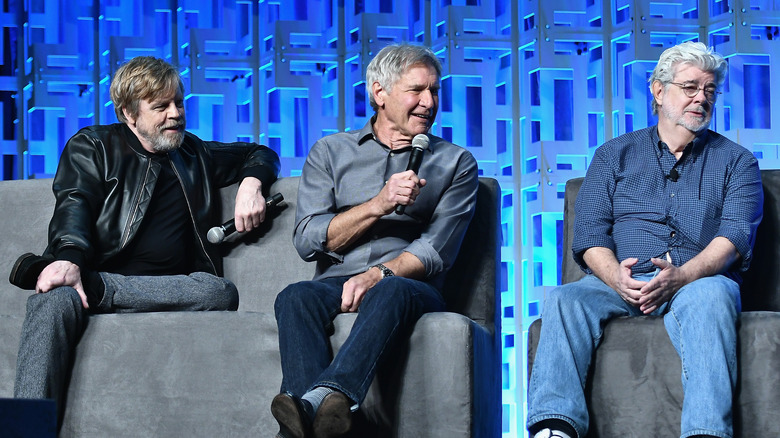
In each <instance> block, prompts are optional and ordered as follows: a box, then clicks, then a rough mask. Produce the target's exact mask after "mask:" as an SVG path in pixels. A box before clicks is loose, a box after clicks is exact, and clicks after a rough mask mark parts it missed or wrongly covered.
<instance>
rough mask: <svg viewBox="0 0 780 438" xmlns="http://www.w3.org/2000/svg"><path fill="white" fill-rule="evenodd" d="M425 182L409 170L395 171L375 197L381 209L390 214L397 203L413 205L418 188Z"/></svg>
mask: <svg viewBox="0 0 780 438" xmlns="http://www.w3.org/2000/svg"><path fill="white" fill-rule="evenodd" d="M425 184H426V181H425V180H424V179H420V178H419V177H418V176H417V174H416V173H414V172H413V171H411V170H407V171H404V172H401V173H395V174H393V175H392V176H390V179H389V180H387V183H385V186H384V187H382V190H381V191H380V192H379V194H378V195H377V197H376V198H375V199H376V200H377V201H378V202H379V203H380V205H381V207H380V208H381V209H382V211H383V212H384V213H385V214H390V213H391V212H393V211H394V210H395V207H396V206H397V205H413V204H414V201H415V199H417V196H418V195H419V194H420V188H422V187H425Z"/></svg>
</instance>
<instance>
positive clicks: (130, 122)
mask: <svg viewBox="0 0 780 438" xmlns="http://www.w3.org/2000/svg"><path fill="white" fill-rule="evenodd" d="M122 114H124V115H125V119H127V124H128V125H135V117H133V115H132V114H130V111H128V110H127V108H126V107H123V108H122Z"/></svg>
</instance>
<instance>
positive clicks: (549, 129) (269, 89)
mask: <svg viewBox="0 0 780 438" xmlns="http://www.w3.org/2000/svg"><path fill="white" fill-rule="evenodd" d="M572 5H574V6H572ZM2 8H3V9H2V11H1V12H0V25H2V32H1V33H0V59H2V65H0V120H2V124H0V132H1V133H2V137H1V138H0V149H1V150H2V158H3V160H2V168H1V169H0V177H1V178H2V179H6V180H7V179H26V178H43V177H49V176H52V175H53V174H54V172H55V170H56V168H57V161H58V159H59V155H60V152H61V150H62V148H63V146H64V144H65V142H66V141H67V139H68V138H69V137H70V136H71V135H72V134H73V133H75V132H76V130H78V129H79V128H80V127H83V126H87V125H92V124H104V123H113V122H115V121H116V117H115V115H114V109H113V106H112V103H111V101H110V98H109V93H108V88H109V83H110V78H111V76H112V74H113V72H114V71H115V70H116V68H117V67H118V66H119V65H120V64H121V63H122V62H124V61H125V60H127V59H129V58H132V57H134V56H137V55H153V56H158V57H162V58H165V59H167V60H168V61H170V62H171V63H172V64H174V65H177V66H178V67H179V69H180V71H181V74H182V76H183V78H184V81H185V89H186V90H188V93H189V94H187V95H186V104H185V105H186V111H187V121H188V129H189V130H191V131H192V132H194V133H196V134H197V135H199V136H200V137H202V138H204V139H216V140H224V141H231V140H249V141H255V142H259V143H263V144H267V145H269V146H270V147H272V148H274V149H275V150H276V151H277V152H278V153H279V155H280V156H281V158H282V175H284V176H288V175H298V174H299V173H300V169H301V167H302V165H303V161H304V158H305V157H306V154H307V152H308V149H309V147H310V146H311V144H312V143H313V142H314V141H315V140H317V139H318V138H319V137H321V136H323V135H327V134H330V133H333V132H338V131H341V130H348V129H356V128H360V127H362V125H363V124H364V123H365V121H366V119H367V118H368V117H370V116H371V115H372V111H371V108H370V106H369V104H368V98H367V94H366V91H365V83H364V73H365V68H366V64H367V63H368V61H369V60H370V59H371V58H372V57H373V56H374V54H375V53H376V52H377V51H378V50H379V49H380V48H381V47H383V46H384V45H386V44H388V43H390V42H397V41H413V42H418V43H421V44H426V45H429V46H430V47H432V48H433V50H434V51H435V52H436V53H437V55H438V56H439V57H440V58H441V60H442V61H443V65H444V72H443V77H442V81H441V85H442V87H441V94H440V111H439V116H438V118H437V120H436V123H435V125H434V126H433V133H434V134H436V135H439V136H442V137H444V138H447V139H450V140H452V141H454V142H455V143H457V144H460V145H462V146H465V147H467V148H468V149H469V150H470V151H471V152H472V153H473V154H474V156H475V157H476V158H477V160H478V162H479V167H480V171H481V173H482V174H483V175H486V176H493V177H495V178H497V179H498V180H499V182H500V184H501V187H502V230H503V233H502V234H503V242H502V252H501V259H502V265H501V271H502V279H501V299H502V315H503V321H502V330H503V333H502V339H503V344H504V353H503V363H502V367H503V376H504V377H503V381H504V383H503V385H504V387H503V400H504V425H503V430H504V436H505V437H514V436H523V435H524V433H525V432H524V427H523V423H524V418H525V415H524V412H525V407H524V405H525V376H526V375H527V369H526V365H525V357H526V355H525V351H526V336H525V334H526V330H527V328H528V326H529V325H530V324H531V322H533V320H534V319H536V318H538V316H539V314H540V312H541V310H542V309H541V307H542V302H543V298H544V294H545V292H546V291H548V290H549V289H550V288H552V287H554V286H555V285H557V284H558V283H559V281H560V260H561V255H562V254H561V241H562V217H563V216H562V209H563V203H562V197H563V189H564V184H565V182H566V180H568V179H569V178H572V177H577V176H582V175H584V172H585V169H586V168H587V166H588V163H589V160H590V157H592V154H593V151H594V150H595V148H596V147H597V146H598V145H600V144H601V143H603V142H604V141H605V140H608V139H610V138H613V137H615V136H617V135H620V134H622V133H624V132H627V131H631V130H634V129H638V128H642V127H645V126H648V125H651V124H654V123H655V117H654V116H653V115H652V112H651V110H650V105H649V103H650V97H649V92H648V87H647V78H648V76H649V74H650V72H651V71H652V69H653V67H654V66H655V63H656V60H657V59H658V56H659V55H660V53H661V52H662V51H663V50H664V49H665V48H667V47H669V46H671V45H674V44H677V43H679V42H682V41H687V40H698V41H703V42H705V43H707V44H708V45H712V46H715V47H716V49H717V50H718V51H719V52H720V53H722V54H723V55H724V56H726V57H727V59H728V61H729V70H728V76H727V79H726V83H725V84H724V89H723V92H724V93H723V96H722V97H721V98H720V99H719V100H718V102H717V104H716V108H715V115H714V118H713V123H712V127H713V128H714V129H716V130H717V131H719V132H721V133H722V134H724V135H726V136H727V137H729V138H731V139H732V140H735V141H737V142H739V143H741V144H742V145H744V146H745V147H746V148H748V149H750V150H751V151H752V152H753V153H754V154H755V156H756V157H757V158H758V159H759V162H760V165H761V167H762V168H778V167H780V155H779V154H780V152H779V149H780V139H779V138H778V135H777V134H776V133H775V134H774V135H773V132H772V127H773V126H774V127H777V126H780V120H778V117H780V114H778V111H774V112H773V111H772V109H773V108H778V103H779V102H780V98H779V97H778V94H780V88H779V87H780V86H778V85H776V86H775V89H774V90H772V88H771V84H772V83H773V82H770V78H771V77H773V76H776V75H777V72H778V67H779V66H778V62H780V46H778V44H780V42H779V41H778V39H780V32H779V30H778V29H780V13H779V11H778V8H779V7H778V5H777V2H776V1H772V0H745V1H742V2H739V1H731V2H729V1H726V0H720V1H717V0H703V1H697V0H668V1H649V0H640V1H631V0H581V1H578V2H571V1H569V0H522V1H520V0H516V1H501V0H496V1H493V0H407V1H391V0H354V1H350V0H289V1H281V0H276V1H275V0H253V1H250V0H247V1H239V0H209V1H204V0H200V1H196V0H178V1H177V0H159V1H153V0H143V1H138V0H109V1H98V0H71V1H66V0H61V1H57V0H6V1H5V2H3V6H2ZM774 83H776V82H774Z"/></svg>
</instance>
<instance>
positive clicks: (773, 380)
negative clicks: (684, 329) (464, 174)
mask: <svg viewBox="0 0 780 438" xmlns="http://www.w3.org/2000/svg"><path fill="white" fill-rule="evenodd" d="M761 177H762V181H763V184H764V219H763V221H762V222H761V225H760V227H759V229H758V238H757V243H756V246H755V249H754V259H753V262H752V265H751V267H750V270H749V271H748V272H747V273H746V275H745V281H744V283H743V285H742V303H743V309H742V310H743V313H742V314H741V316H740V327H739V333H738V336H739V382H738V386H737V392H736V398H735V400H734V434H735V437H745V438H748V437H754V436H762V437H763V436H780V421H778V420H777V412H778V406H780V391H779V390H778V388H780V287H778V286H780V264H779V263H780V262H779V260H780V257H779V256H780V234H779V233H780V231H779V230H780V171H778V170H765V171H762V172H761ZM581 185H582V178H575V179H572V180H570V181H568V182H567V183H566V195H565V206H564V258H563V263H562V267H561V271H562V279H561V281H562V282H563V283H569V282H572V281H576V280H578V279H580V278H582V276H583V275H584V274H583V272H582V271H581V270H580V268H579V266H577V264H576V263H575V262H574V259H573V258H572V255H571V243H572V225H573V219H574V201H575V200H576V198H577V193H578V191H579V189H580V186H581ZM541 324H544V309H542V319H539V320H537V321H535V322H534V323H533V324H531V327H530V329H529V331H528V370H529V373H530V370H531V369H532V367H533V362H534V356H535V354H536V347H537V345H538V342H539V330H540V328H541ZM680 370H681V364H680V358H679V356H678V355H677V352H676V351H675V350H674V347H673V346H672V343H671V341H669V337H668V336H667V334H666V330H665V329H664V325H663V319H662V318H661V317H651V316H648V317H644V316H643V317H635V318H618V319H616V320H613V321H611V322H610V323H608V324H607V326H606V328H605V331H604V337H603V340H602V343H601V345H600V346H599V348H598V349H597V351H596V354H595V356H594V358H593V361H592V363H591V372H590V375H589V377H588V380H587V383H586V396H587V400H588V406H589V412H590V418H591V427H590V431H589V433H588V437H591V438H597V437H598V438H612V437H617V436H630V437H632V438H645V437H646V438H657V437H660V436H669V437H672V436H679V433H680V415H681V410H682V399H683V393H682V383H681V379H680Z"/></svg>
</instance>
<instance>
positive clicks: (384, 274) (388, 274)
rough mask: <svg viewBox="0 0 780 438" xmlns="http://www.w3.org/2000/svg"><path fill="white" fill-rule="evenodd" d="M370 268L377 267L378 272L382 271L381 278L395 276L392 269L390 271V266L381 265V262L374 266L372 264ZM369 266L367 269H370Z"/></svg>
mask: <svg viewBox="0 0 780 438" xmlns="http://www.w3.org/2000/svg"><path fill="white" fill-rule="evenodd" d="M371 268H378V269H379V272H381V273H382V278H387V277H393V276H395V273H394V272H393V271H391V270H390V268H388V267H387V266H385V265H383V264H381V263H377V264H375V265H374V266H372V267H371ZM371 268H369V269H371Z"/></svg>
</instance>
